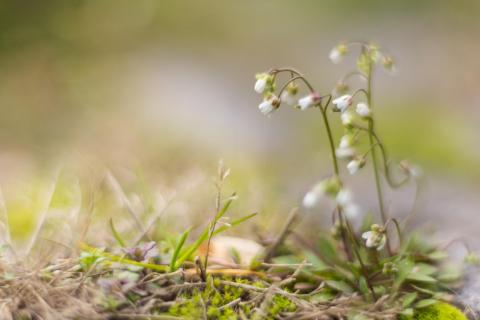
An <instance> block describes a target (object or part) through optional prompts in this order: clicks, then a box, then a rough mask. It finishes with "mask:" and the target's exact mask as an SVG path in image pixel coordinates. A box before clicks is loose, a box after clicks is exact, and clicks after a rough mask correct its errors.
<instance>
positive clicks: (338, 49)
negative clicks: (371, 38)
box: [328, 43, 397, 74]
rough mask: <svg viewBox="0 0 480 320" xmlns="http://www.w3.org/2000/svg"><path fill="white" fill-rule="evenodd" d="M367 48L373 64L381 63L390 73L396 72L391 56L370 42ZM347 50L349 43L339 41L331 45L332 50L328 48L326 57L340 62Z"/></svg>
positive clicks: (334, 61)
mask: <svg viewBox="0 0 480 320" xmlns="http://www.w3.org/2000/svg"><path fill="white" fill-rule="evenodd" d="M367 48H368V59H369V60H370V61H371V62H372V63H374V64H377V63H381V65H382V67H383V69H384V70H385V71H387V72H388V73H390V74H395V73H396V72H397V68H396V66H395V62H394V60H393V58H392V57H390V56H389V55H386V54H384V53H383V52H382V51H381V50H380V48H379V47H378V46H377V45H375V44H372V43H370V44H368V45H367ZM348 51H349V44H346V43H340V44H338V45H336V46H335V47H333V49H332V50H330V54H329V55H328V57H329V58H330V60H331V61H332V62H333V63H335V64H338V63H340V62H342V60H343V58H344V57H345V56H346V55H347V53H348Z"/></svg>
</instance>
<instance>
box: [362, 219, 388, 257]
mask: <svg viewBox="0 0 480 320" xmlns="http://www.w3.org/2000/svg"><path fill="white" fill-rule="evenodd" d="M362 238H363V239H365V245H366V246H367V248H376V249H377V250H378V251H380V250H382V249H383V248H384V247H385V243H386V242H387V236H386V234H385V228H383V227H381V226H379V225H378V224H372V226H371V227H370V231H367V232H364V233H363V234H362Z"/></svg>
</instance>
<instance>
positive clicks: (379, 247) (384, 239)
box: [377, 236, 387, 251]
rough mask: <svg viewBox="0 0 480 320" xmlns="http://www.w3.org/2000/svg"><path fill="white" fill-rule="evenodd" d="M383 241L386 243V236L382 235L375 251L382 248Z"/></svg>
mask: <svg viewBox="0 0 480 320" xmlns="http://www.w3.org/2000/svg"><path fill="white" fill-rule="evenodd" d="M385 243H387V238H386V237H385V236H382V239H381V240H380V243H379V244H378V247H377V251H380V250H382V249H383V248H384V247H385Z"/></svg>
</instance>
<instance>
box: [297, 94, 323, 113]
mask: <svg viewBox="0 0 480 320" xmlns="http://www.w3.org/2000/svg"><path fill="white" fill-rule="evenodd" d="M321 100H322V98H321V96H320V95H319V94H318V93H310V94H309V95H307V96H305V97H303V98H301V99H300V100H298V105H299V106H300V109H301V110H306V109H308V108H311V107H313V106H315V105H317V104H318V103H320V101H321Z"/></svg>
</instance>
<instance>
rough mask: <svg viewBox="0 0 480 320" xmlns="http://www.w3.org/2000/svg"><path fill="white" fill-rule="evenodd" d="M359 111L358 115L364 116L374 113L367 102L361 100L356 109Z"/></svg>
mask: <svg viewBox="0 0 480 320" xmlns="http://www.w3.org/2000/svg"><path fill="white" fill-rule="evenodd" d="M355 111H357V113H358V115H359V116H361V117H364V118H367V117H370V115H371V114H372V111H371V110H370V108H369V107H368V105H367V104H366V103H363V102H360V103H359V104H357V108H356V109H355Z"/></svg>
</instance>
